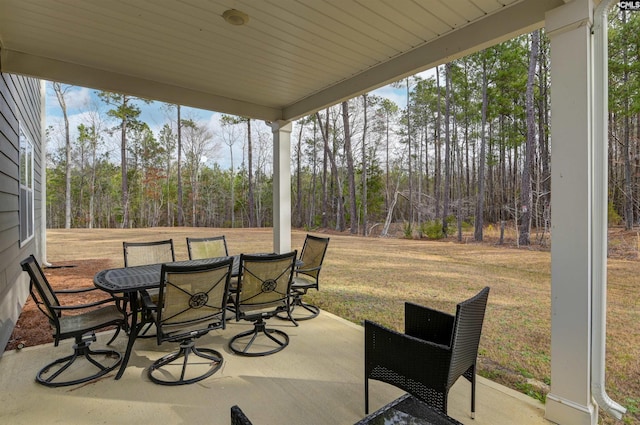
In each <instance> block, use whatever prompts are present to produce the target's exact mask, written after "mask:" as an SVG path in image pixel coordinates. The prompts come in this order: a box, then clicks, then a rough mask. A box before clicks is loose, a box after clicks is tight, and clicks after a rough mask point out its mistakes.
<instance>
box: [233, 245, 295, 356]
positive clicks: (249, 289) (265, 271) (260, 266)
mask: <svg viewBox="0 0 640 425" xmlns="http://www.w3.org/2000/svg"><path fill="white" fill-rule="evenodd" d="M296 255H297V251H291V252H289V253H285V254H265V255H245V254H241V255H240V267H239V275H238V284H237V290H236V292H235V294H234V295H235V302H234V305H233V309H234V310H235V314H236V321H240V320H247V321H251V322H253V325H254V326H253V329H251V330H248V331H245V332H241V333H239V334H237V335H235V336H234V337H233V338H231V341H229V348H230V349H231V351H233V352H234V353H236V354H239V355H243V356H250V357H256V356H266V355H269V354H274V353H277V352H278V351H281V350H283V349H284V348H285V347H286V346H287V345H288V344H289V335H287V334H286V333H285V332H283V331H281V330H279V329H271V328H267V326H266V322H265V320H266V319H269V318H270V317H273V316H275V315H277V314H278V313H281V312H282V313H287V312H288V311H289V308H290V304H289V303H290V291H291V280H292V277H293V270H294V266H295V261H296ZM260 335H264V336H265V337H266V340H265V341H267V342H268V341H271V343H275V348H273V349H271V350H263V351H251V347H252V345H253V344H254V343H255V341H256V340H257V338H258V336H260ZM245 338H249V341H248V342H247V343H243V340H244V339H245Z"/></svg>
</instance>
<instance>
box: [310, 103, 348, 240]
mask: <svg viewBox="0 0 640 425" xmlns="http://www.w3.org/2000/svg"><path fill="white" fill-rule="evenodd" d="M316 116H317V118H318V121H319V122H322V120H321V119H320V114H319V113H318V112H316ZM320 130H321V132H322V138H323V140H324V150H325V152H326V154H327V157H328V159H329V162H330V163H331V174H333V178H334V180H335V182H336V191H337V194H338V196H337V197H338V208H337V215H336V230H338V231H343V230H344V218H343V213H344V207H343V202H344V201H343V195H342V182H341V181H340V174H338V166H337V164H336V159H335V156H334V155H333V152H332V151H331V148H330V147H329V133H328V130H329V111H328V110H327V124H326V128H325V129H324V130H325V131H322V126H320Z"/></svg>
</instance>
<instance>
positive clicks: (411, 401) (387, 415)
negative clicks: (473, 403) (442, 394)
mask: <svg viewBox="0 0 640 425" xmlns="http://www.w3.org/2000/svg"><path fill="white" fill-rule="evenodd" d="M391 424H405V425H408V424H411V425H440V424H442V425H462V423H460V422H458V421H457V420H455V419H453V418H452V417H449V416H447V415H445V414H444V413H443V412H441V411H439V410H436V409H434V408H433V407H431V406H429V405H428V404H426V403H424V402H422V401H420V400H418V399H417V398H415V397H413V396H412V395H410V394H405V395H403V396H402V397H400V398H398V399H396V400H394V401H392V402H391V403H389V404H387V405H386V406H383V407H382V408H380V409H378V410H376V411H375V412H373V413H372V414H370V415H369V416H367V417H366V418H363V419H361V420H360V421H359V422H357V423H355V425H391Z"/></svg>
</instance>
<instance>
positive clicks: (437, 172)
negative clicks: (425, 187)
mask: <svg viewBox="0 0 640 425" xmlns="http://www.w3.org/2000/svg"><path fill="white" fill-rule="evenodd" d="M436 86H437V90H438V110H437V111H436V126H435V129H434V133H435V134H434V139H435V145H436V146H435V148H436V152H435V169H434V170H433V173H434V177H433V186H434V192H435V193H434V196H435V198H436V199H435V201H436V208H435V219H436V220H437V219H438V217H440V198H441V193H442V191H441V187H440V186H441V185H442V183H441V174H442V173H441V169H440V167H441V164H442V155H441V151H440V148H441V147H442V143H441V140H440V125H441V123H440V120H441V118H442V116H441V115H442V107H441V100H442V95H441V90H440V67H439V66H436Z"/></svg>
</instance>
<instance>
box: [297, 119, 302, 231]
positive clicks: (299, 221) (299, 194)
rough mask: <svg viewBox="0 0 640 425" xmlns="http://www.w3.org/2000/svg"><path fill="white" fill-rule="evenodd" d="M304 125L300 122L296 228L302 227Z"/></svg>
mask: <svg viewBox="0 0 640 425" xmlns="http://www.w3.org/2000/svg"><path fill="white" fill-rule="evenodd" d="M303 129H304V124H302V122H300V132H299V133H298V146H297V148H296V151H297V152H296V198H297V202H296V204H297V205H296V206H297V208H296V210H297V214H296V227H302V164H301V162H302V130H303Z"/></svg>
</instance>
